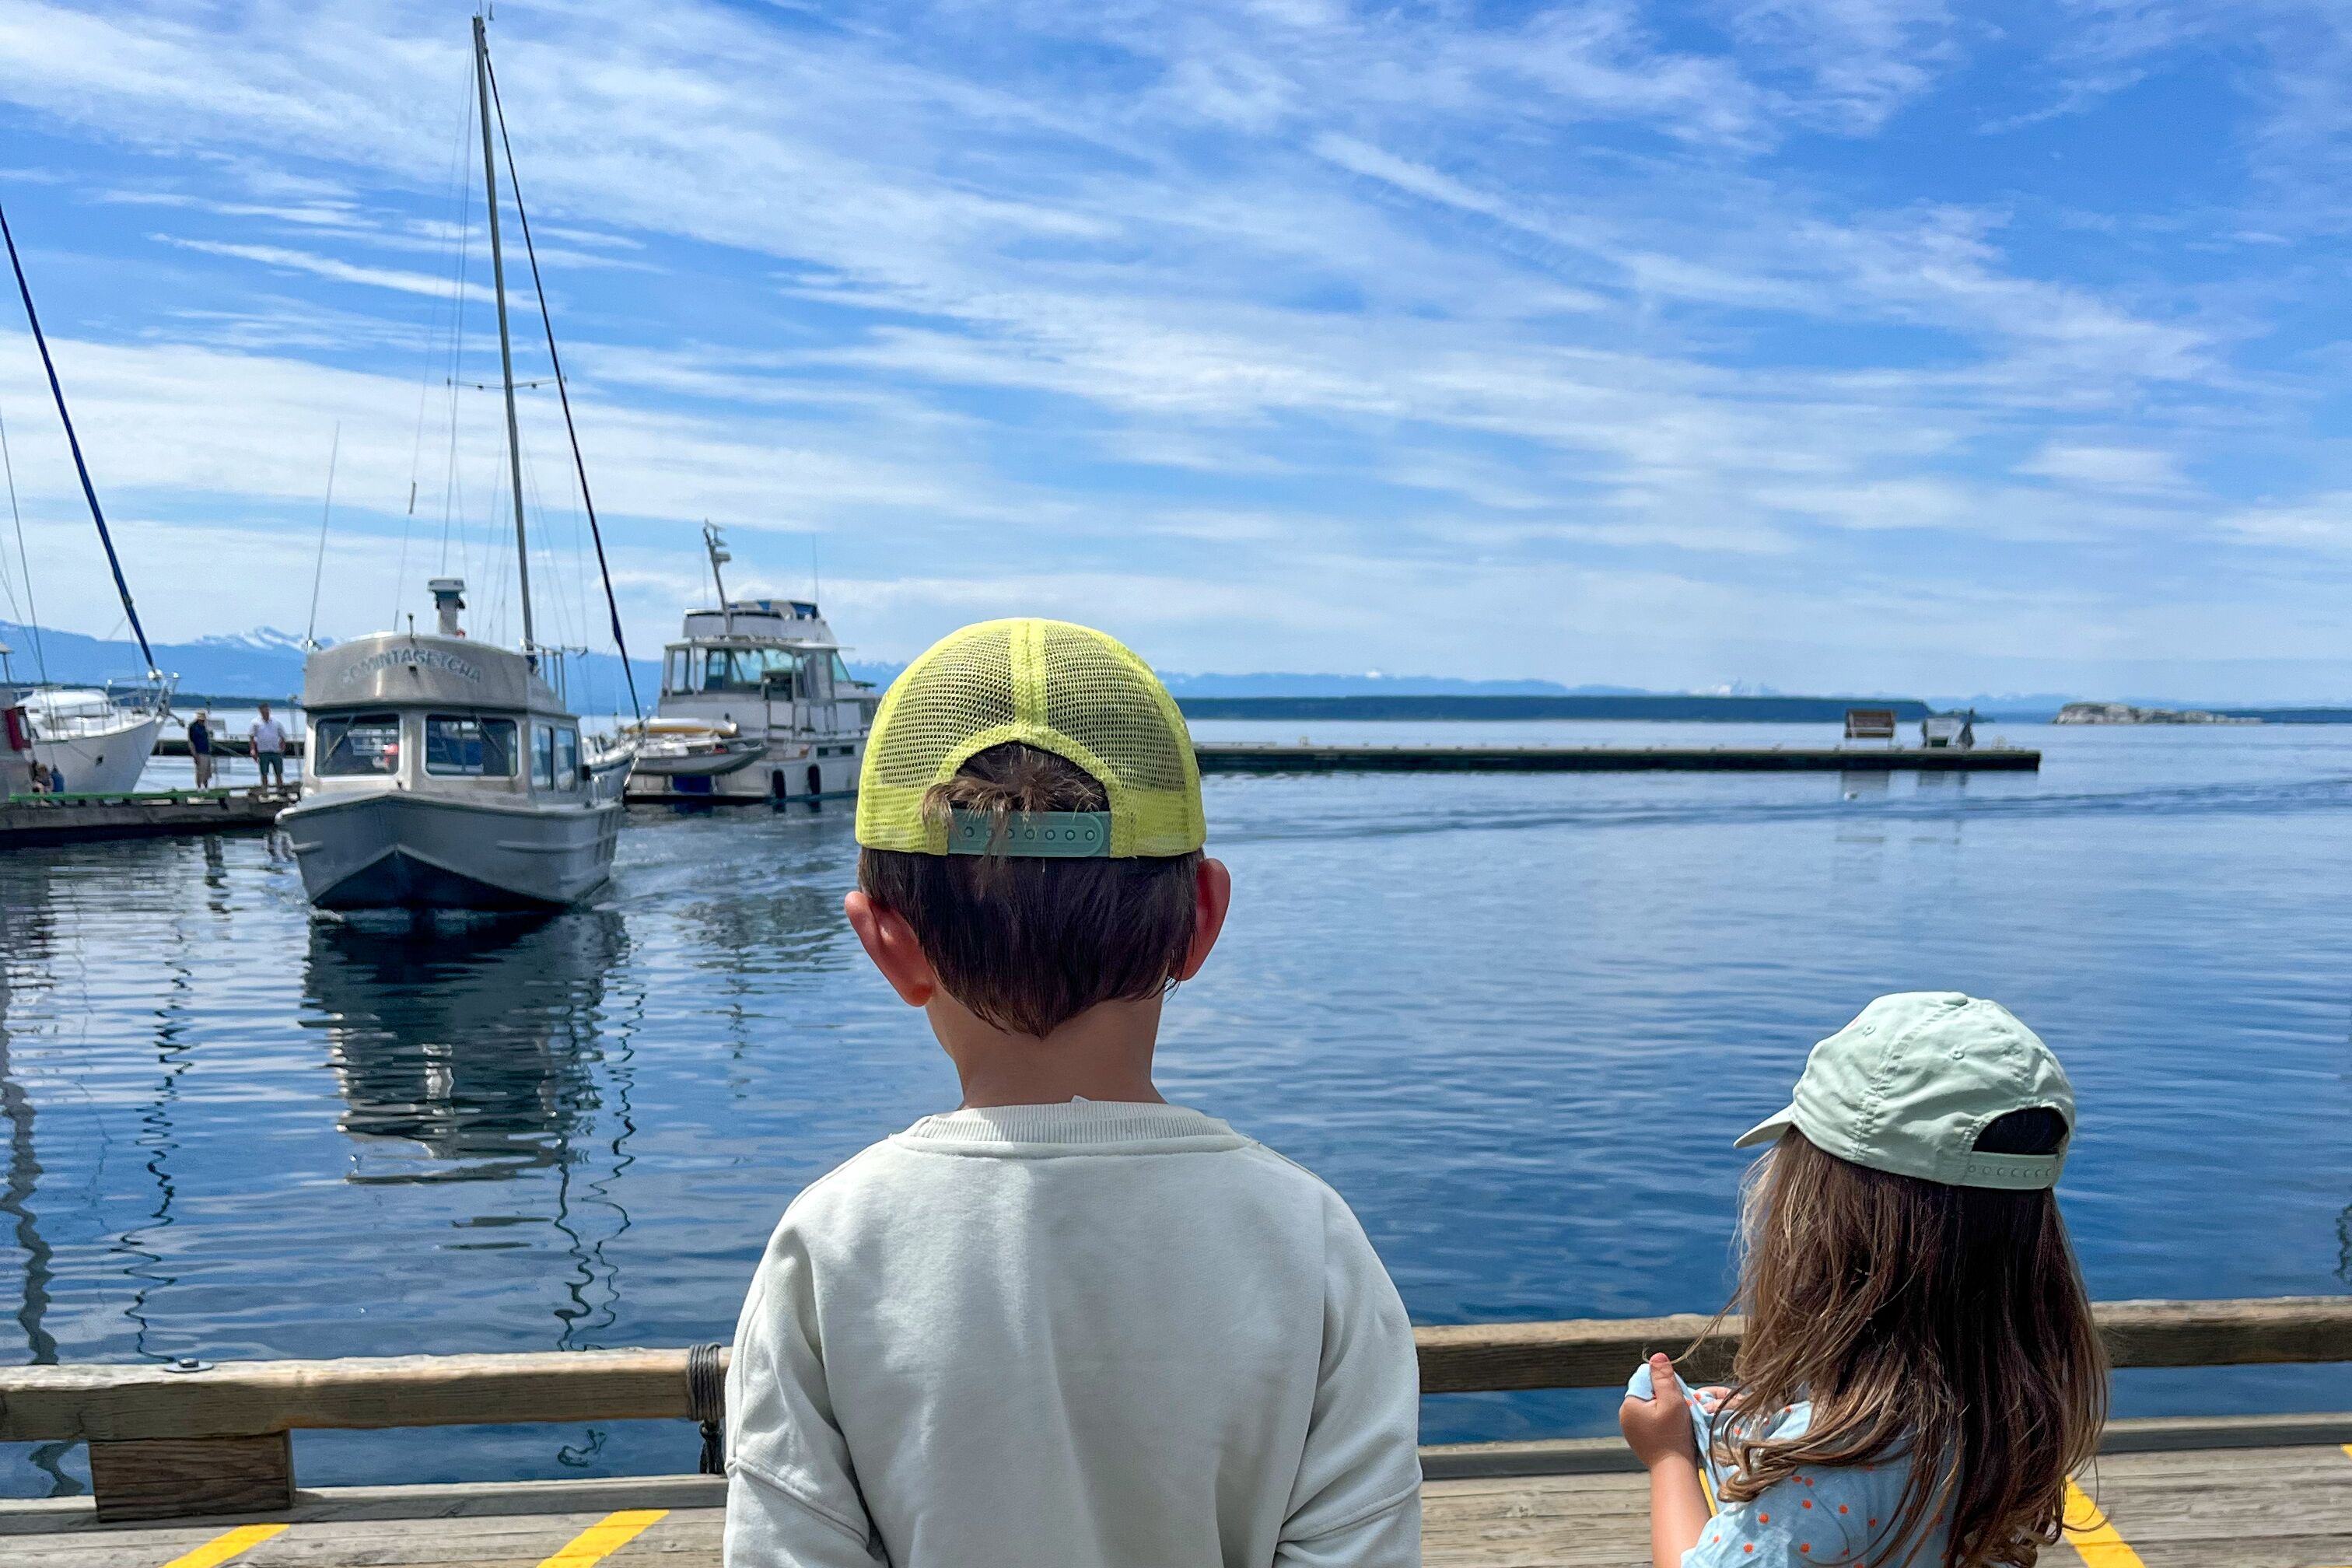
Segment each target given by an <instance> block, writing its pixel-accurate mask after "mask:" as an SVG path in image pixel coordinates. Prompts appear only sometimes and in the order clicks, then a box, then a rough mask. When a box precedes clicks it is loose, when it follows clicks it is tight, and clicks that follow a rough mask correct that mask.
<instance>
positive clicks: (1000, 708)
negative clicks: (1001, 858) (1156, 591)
mask: <svg viewBox="0 0 2352 1568" xmlns="http://www.w3.org/2000/svg"><path fill="white" fill-rule="evenodd" d="M1009 741H1019V742H1024V743H1025V744H1027V745H1032V746H1034V747H1036V748H1037V749H1038V750H1040V751H1045V752H1053V753H1054V754H1055V756H1057V757H1060V758H1062V759H1064V760H1065V761H1066V762H1069V763H1075V764H1076V765H1077V766H1078V767H1080V768H1083V769H1084V770H1085V771H1086V772H1087V774H1088V775H1089V776H1091V777H1092V778H1093V779H1094V780H1095V781H1096V782H1097V783H1098V784H1101V785H1102V786H1103V793H1104V794H1105V795H1108V796H1109V799H1110V809H1109V810H1108V811H1105V812H1053V813H1038V814H1035V815H1034V816H1015V817H1014V818H1013V821H1012V823H1011V824H1010V825H1009V826H1007V827H1005V828H1003V829H1000V830H998V831H997V832H996V833H995V835H994V842H993V847H995V848H996V849H997V850H998V851H999V852H1001V853H1005V854H1010V855H1015V856H1028V855H1037V856H1052V857H1062V856H1093V855H1111V856H1117V857H1120V858H1140V857H1146V856H1169V855H1189V854H1191V853H1192V851H1193V850H1195V849H1198V848H1200V847H1201V846H1202V842H1203V841H1205V840H1206V838H1207V837H1208V824H1207V821H1206V819H1205V818H1204V817H1203V816H1202V811H1201V769H1200V764H1199V763H1197V762H1196V761H1195V760H1194V758H1193V755H1192V731H1189V730H1187V729H1186V728H1185V727H1184V715H1183V714H1182V713H1181V712H1179V711H1178V710H1177V708H1176V700H1175V699H1174V698H1172V697H1171V696H1169V695H1168V689H1167V688H1166V687H1164V686H1162V685H1160V678H1159V677H1158V676H1155V675H1153V674H1152V673H1151V667H1150V665H1148V664H1146V663H1144V662H1143V660H1142V659H1140V658H1137V657H1136V655H1135V654H1134V653H1133V652H1132V651H1131V650H1129V648H1128V647H1126V645H1125V644H1123V643H1121V642H1119V641H1118V639H1117V638H1115V637H1107V636H1105V635H1104V634H1103V633H1101V632H1098V631H1096V630H1094V629H1092V628H1091V627H1088V626H1073V625H1071V624H1070V623H1069V622H1067V621H1047V620H1037V619H1020V620H1003V621H982V622H981V623H980V624H979V625H977V626H966V627H964V628H963V629H962V630H961V631H958V632H950V633H949V634H948V635H947V636H946V637H941V638H940V640H939V641H938V642H936V643H934V644H932V645H931V647H929V648H928V649H927V650H925V652H924V653H923V654H922V656H921V657H920V658H917V659H916V660H915V662H914V663H912V664H910V665H908V667H907V668H906V669H905V671H904V672H903V673H901V674H900V675H899V677H898V679H897V680H895V681H893V682H892V683H891V686H890V689H889V691H888V692H887V693H886V694H885V695H884V697H883V699H882V706H881V710H879V711H878V712H877V713H876V714H875V716H874V730H873V733H872V734H871V735H870V736H868V737H867V739H866V765H865V767H864V769H863V770H862V771H861V772H860V773H859V775H858V780H857V842H858V843H860V844H862V845H864V846H865V847H866V848H868V849H896V850H902V851H905V852H907V853H908V854H914V855H947V854H965V853H973V854H976V853H981V852H982V851H984V850H985V849H987V848H989V847H992V845H991V835H990V833H989V831H988V829H986V828H984V827H981V826H978V825H977V824H974V823H970V822H967V821H966V819H965V818H963V817H962V816H958V817H957V818H956V819H955V820H954V821H953V822H952V823H950V822H949V821H947V820H943V819H939V818H933V819H931V820H926V819H925V817H924V813H923V799H924V796H926V795H929V793H930V790H931V787H932V786H933V785H934V784H941V783H944V782H945V781H946V780H948V779H950V778H953V777H954V776H955V774H956V770H958V769H959V768H961V767H962V766H963V764H964V763H965V762H967V761H968V760H969V759H971V757H972V756H974V755H975V754H977V753H979V752H984V751H986V750H988V748H989V747H991V746H1001V745H1003V744H1004V743H1005V742H1009ZM1007 840H1009V842H1008V841H1007Z"/></svg>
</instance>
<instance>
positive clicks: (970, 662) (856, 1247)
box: [726, 620, 1421, 1568]
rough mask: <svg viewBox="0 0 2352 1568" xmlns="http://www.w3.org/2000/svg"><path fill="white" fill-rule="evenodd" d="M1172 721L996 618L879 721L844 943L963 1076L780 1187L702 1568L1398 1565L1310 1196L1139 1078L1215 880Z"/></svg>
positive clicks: (1247, 1146) (1388, 1473)
mask: <svg viewBox="0 0 2352 1568" xmlns="http://www.w3.org/2000/svg"><path fill="white" fill-rule="evenodd" d="M1204 837H1205V829H1204V825H1203V822H1202V810H1201V782H1200V773H1199V771H1198V769H1197V768H1196V766H1195V764H1194V762H1193V758H1192V741H1191V737H1190V736H1189V735H1188V733H1187V732H1186V731H1185V728H1184V721H1183V719H1182V717H1181V715H1180V714H1179V713H1178V712H1177V710H1176V704H1175V702H1174V701H1173V700H1171V698H1170V697H1169V695H1168V693H1167V691H1166V689H1164V688H1162V687H1161V686H1160V682H1159V680H1158V679H1156V678H1154V677H1153V675H1152V673H1151V671H1150V668H1149V667H1147V666H1146V665H1145V664H1144V663H1143V661H1142V660H1141V659H1139V658H1136V656H1135V655H1134V654H1132V653H1130V652H1129V651H1128V649H1127V648H1125V647H1122V646H1121V645H1120V644H1118V643H1117V642H1115V641H1113V640H1112V639H1111V638H1109V637H1105V636H1104V635H1102V634H1101V633H1099V632H1095V631H1090V630H1087V628H1085V627H1083V626H1069V625H1066V624H1065V623H1062V622H1057V621H1040V620H1014V621H991V622H986V623H983V624H982V625H980V626H968V627H966V628H964V629H963V630H962V631H960V632H957V633H955V634H953V635H952V636H950V637H947V638H946V639H945V640H943V641H941V642H940V643H939V644H938V645H937V646H936V647H932V648H931V649H930V650H929V652H927V653H925V654H924V655H923V656H922V657H921V658H919V659H917V660H916V661H915V662H914V663H913V664H912V665H910V666H908V668H907V671H906V673H904V674H903V675H901V676H900V677H899V678H898V680H897V682H896V683H894V684H893V685H892V687H891V689H890V691H889V694H888V695H887V697H885V698H884V699H883V702H882V707H881V710H880V712H879V713H878V714H877V716H876V719H875V723H874V731H873V735H872V737H871V739H870V742H869V743H868V746H867V750H866V764H865V770H864V773H863V776H862V777H861V779H860V783H859V794H858V800H857V841H858V843H859V844H860V846H862V851H861V854H860V856H859V859H858V889H857V891H856V892H853V893H851V894H850V895H849V896H848V898H847V900H845V907H846V912H847V914H848V917H849V923H850V925H851V927H852V928H853V929H855V931H856V933H857V938H858V941H859V942H862V943H863V944H864V945H865V948H866V953H867V955H868V956H869V957H870V958H871V959H872V960H873V961H874V965H875V967H876V968H877V969H878V970H880V971H881V973H882V976H883V978H884V979H885V980H887V982H888V983H889V984H890V986H891V988H892V989H893V990H895V991H896V992H897V993H898V995H899V997H900V998H901V999H902V1000H904V1001H905V1002H906V1003H907V1004H908V1005H910V1006H917V1007H920V1008H922V1009H923V1010H924V1012H925V1013H926V1014H927V1015H928V1016H929V1022H930V1026H931V1030H932V1033H933V1034H934V1035H936V1036H937V1037H938V1038H939V1042H940V1046H941V1047H943V1048H944V1049H945V1050H946V1052H947V1054H948V1056H949V1058H950V1059H951V1060H952V1061H953V1062H954V1064H955V1068H956V1073H957V1076H958V1078H959V1079H961V1083H962V1086H963V1103H962V1106H961V1109H959V1110H955V1111H952V1112H950V1113H948V1114H945V1115H940V1116H927V1117H925V1118H924V1119H923V1120H921V1121H918V1122H916V1123H915V1125H914V1126H912V1127H910V1128H908V1130H907V1131H904V1132H901V1133H898V1135H896V1136H895V1137H892V1138H889V1139H887V1140H885V1141H884V1142H880V1143H877V1144H875V1145H874V1146H873V1147H872V1148H870V1149H868V1150H866V1152H864V1153H862V1154H859V1155H858V1156H856V1158H855V1159H853V1160H851V1161H850V1162H848V1163H846V1164H845V1165H842V1166H841V1167H839V1168H838V1169H836V1170H835V1171H834V1172H833V1173H831V1174H829V1175H827V1176H824V1177H823V1178H822V1179H820V1180H819V1181H817V1182H815V1183H814V1184H812V1185H811V1186H809V1187H808V1188H807V1190H805V1191H804V1192H803V1193H802V1194H801V1195H800V1196H799V1197H798V1198H797V1199H795V1200H794V1201H793V1205H792V1206H791V1207H790V1208H788V1209H787V1210H785V1212H784V1217H783V1221H782V1224H781V1225H780V1226H777V1229H776V1233H775V1236H774V1237H773V1238H772V1240H771V1241H770V1243H769V1245H768V1250H767V1254H766V1256H765V1257H764V1258H762V1259H761V1263H760V1268H759V1271H758V1273H757V1275H756V1276H755V1277H754V1279H753V1280H752V1283H751V1294H750V1296H749V1298H748V1299H747V1300H745V1302H744V1304H743V1315H742V1320H741V1321H740V1324H739V1325H738V1327H737V1330H736V1336H735V1355H734V1362H733V1365H732V1367H731V1369H730V1372H729V1373H728V1384H727V1404H728V1409H729V1412H730V1418H731V1420H730V1424H731V1428H732V1430H731V1434H730V1458H729V1461H728V1466H727V1469H728V1474H729V1476H730V1485H729V1488H728V1506H727V1548H726V1557H727V1563H728V1565H729V1568H783V1565H785V1564H792V1565H794V1568H870V1565H871V1564H872V1563H891V1564H895V1565H896V1568H1061V1565H1068V1568H1079V1565H1082V1564H1102V1565H1108V1568H1123V1565H1129V1564H1132V1565H1138V1568H1140V1565H1144V1564H1151V1565H1158V1564H1169V1565H1176V1564H1183V1565H1192V1564H1198V1565H1200V1568H1213V1565H1222V1568H1244V1565H1247V1568H1265V1565H1268V1564H1274V1563H1284V1564H1298V1565H1300V1568H1306V1565H1309V1564H1311V1565H1314V1568H1341V1565H1350V1568H1352V1565H1357V1564H1364V1565H1379V1568H1390V1565H1405V1568H1409V1565H1412V1564H1416V1563H1419V1562H1420V1561H1421V1539H1420V1537H1421V1467H1420V1462H1419V1460H1418V1458H1416V1454H1415V1448H1414V1441H1415V1436H1416V1431H1417V1426H1418V1414H1419V1382H1418V1374H1417V1370H1416V1366H1415V1363H1414V1357H1413V1346H1412V1329H1411V1326H1410V1325H1409V1324H1408V1323H1407V1321H1406V1319H1405V1314H1404V1308H1403V1305H1402V1302H1401V1301H1400V1300H1398V1298H1397V1293H1396V1289H1395V1287H1394V1286H1393V1285H1391V1283H1390V1281H1389V1278H1388V1275H1387V1274H1386V1272H1385V1271H1383V1270H1382V1268H1381V1264H1380V1260H1379V1259H1378V1258H1375V1257H1374V1256H1373V1254H1372V1249H1371V1247H1370V1244H1369V1243H1368V1242H1367V1241H1366V1240H1365V1238H1364V1234H1363V1231H1362V1229H1361V1228H1360V1226H1358V1225H1357V1223H1356V1219H1355V1216H1354V1215H1352V1214H1350V1213H1349V1211H1348V1207H1347V1205H1345V1204H1343V1203H1342V1202H1341V1201H1340V1200H1339V1196H1338V1194H1335V1193H1333V1192H1332V1191H1331V1190H1330V1189H1329V1188H1328V1187H1326V1186H1325V1185H1323V1184H1322V1183H1320V1182H1318V1181H1317V1180H1316V1179H1315V1178H1314V1177H1313V1176H1311V1175H1309V1174H1307V1173H1306V1172H1305V1171H1303V1170H1301V1169H1299V1168H1298V1167H1297V1166H1296V1165H1293V1164H1291V1163H1289V1162H1287V1161H1286V1160H1284V1159H1283V1158H1282V1157H1281V1156H1279V1155H1277V1154H1275V1153H1273V1152H1270V1151H1268V1150H1266V1149H1265V1148H1263V1147H1262V1146H1260V1145H1258V1144H1256V1143H1254V1142H1250V1141H1249V1140H1248V1139H1246V1138H1243V1137H1241V1136H1240V1135H1238V1134H1236V1133H1235V1132H1234V1131H1233V1130H1232V1129H1231V1128H1229V1127H1227V1126H1226V1125H1225V1124H1224V1123H1223V1122H1222V1121H1213V1120H1212V1119H1211V1118H1209V1117H1206V1116H1203V1115H1201V1114H1200V1113H1199V1112H1197V1111H1193V1110H1185V1109H1183V1108H1181V1107H1180V1106H1173V1105H1170V1104H1168V1103H1166V1102H1165V1101H1163V1100H1161V1099H1160V1094H1159V1091H1158V1090H1157V1089H1154V1088H1153V1087H1152V1083H1151V1052H1152V1046H1153V1043H1154V1040H1155V1038H1156V1037H1157V1035H1158V1032H1159V1025H1160V1005H1161V1002H1162V999H1163V998H1164V996H1165V994H1166V993H1167V991H1168V989H1169V988H1170V986H1171V985H1172V984H1175V983H1177V982H1181V981H1184V980H1189V979H1191V978H1192V976H1193V975H1194V974H1195V973H1199V971H1200V968H1201V966H1202V963H1205V962H1206V961H1207V959H1208V956H1209V950H1210V948H1211V947H1213V945H1214V944H1215V942H1216V940H1217V933H1218V931H1219V930H1220V928H1221V927H1222V926H1223V922H1224V917H1225V909H1226V905H1227V901H1228V900H1229V898H1230V895H1231V892H1232V881H1231V879H1230V878H1229V877H1228V875H1227V873H1226V871H1225V868H1223V866H1222V865H1220V864H1218V863H1217V862H1216V861H1214V860H1209V859H1203V858H1202V856H1201V852H1200V851H1201V845H1202V839H1203V838H1204Z"/></svg>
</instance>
